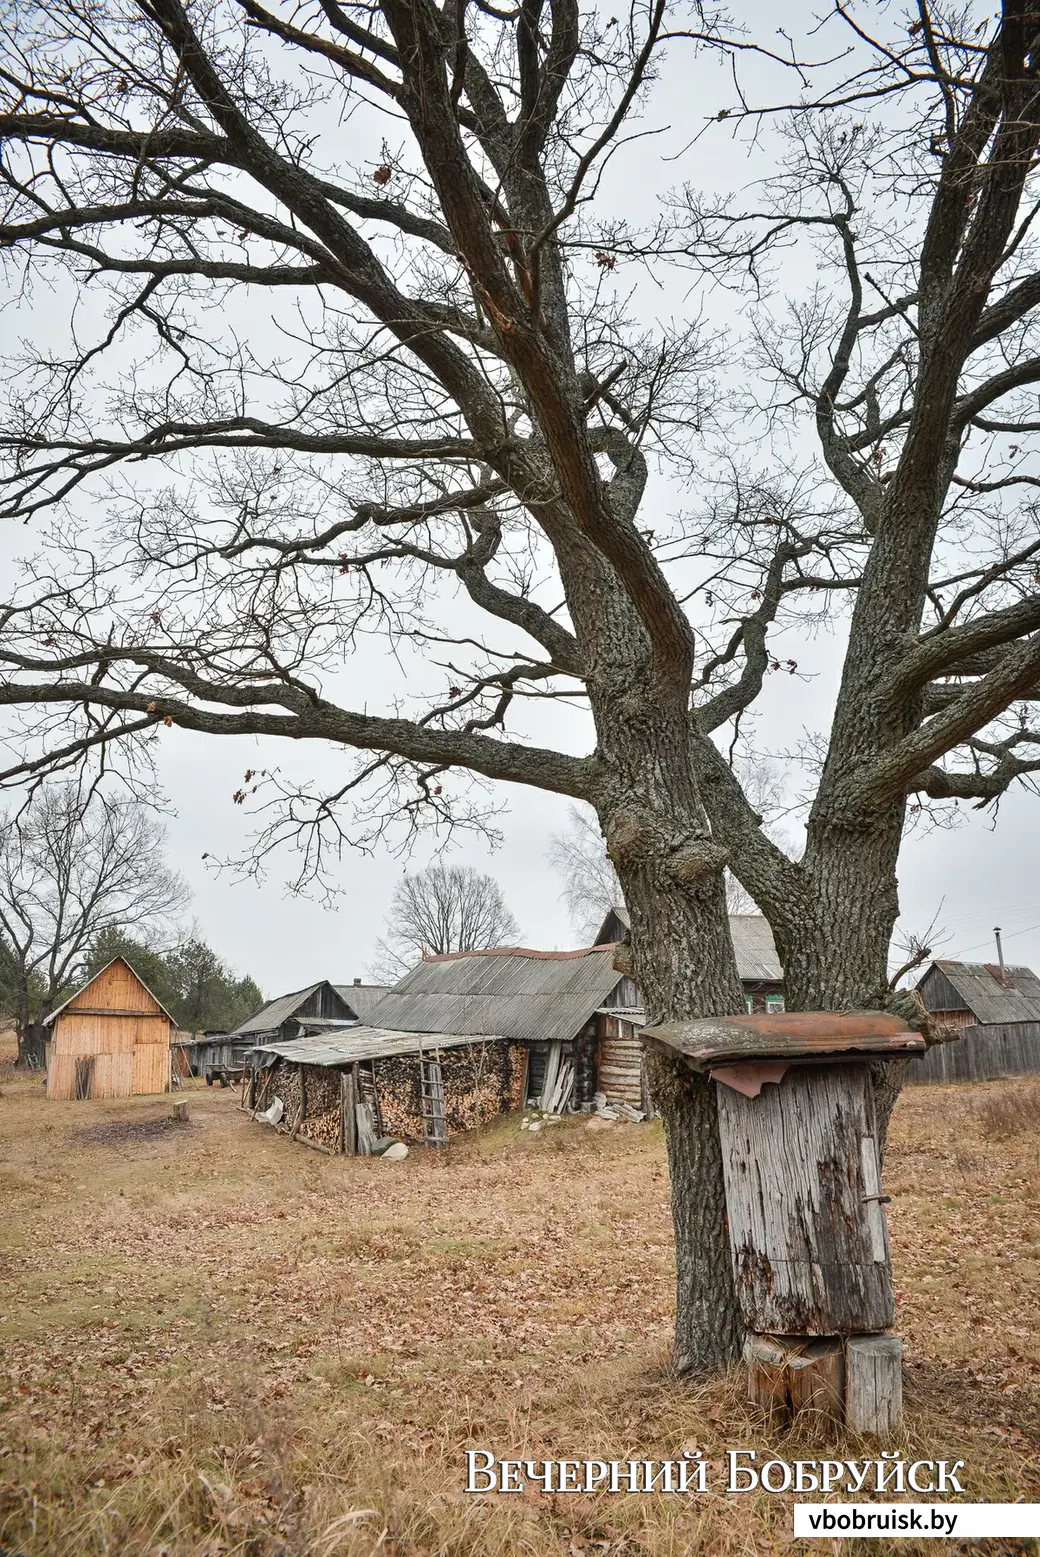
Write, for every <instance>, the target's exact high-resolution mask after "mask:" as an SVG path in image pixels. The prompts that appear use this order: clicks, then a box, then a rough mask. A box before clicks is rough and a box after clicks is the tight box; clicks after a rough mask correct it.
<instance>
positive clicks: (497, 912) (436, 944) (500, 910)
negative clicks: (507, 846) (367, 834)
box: [377, 865, 520, 980]
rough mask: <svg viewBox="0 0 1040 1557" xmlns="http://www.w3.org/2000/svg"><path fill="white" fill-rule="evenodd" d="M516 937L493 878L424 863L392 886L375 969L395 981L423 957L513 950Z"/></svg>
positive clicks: (517, 929) (515, 926) (466, 868)
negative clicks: (504, 948) (494, 948)
mask: <svg viewBox="0 0 1040 1557" xmlns="http://www.w3.org/2000/svg"><path fill="white" fill-rule="evenodd" d="M519 934H520V927H519V925H518V924H517V922H516V920H515V919H514V918H513V916H512V914H511V913H510V912H509V909H508V908H507V907H506V902H505V899H504V898H503V896H502V889H501V887H500V886H499V884H498V882H497V881H496V880H495V878H494V876H488V875H485V874H484V872H483V871H479V870H473V869H472V868H471V867H470V866H468V865H428V866H427V867H426V869H425V870H419V871H416V872H415V873H414V875H407V876H405V877H404V878H403V880H401V881H399V882H398V883H397V886H396V887H395V888H394V895H393V900H392V902H391V904H390V912H389V914H388V915H387V921H386V935H385V937H384V939H383V940H382V941H380V942H379V945H378V948H377V951H378V953H379V957H380V963H379V967H378V969H377V971H378V973H379V976H380V977H381V978H385V979H389V980H396V979H399V978H400V977H401V975H402V974H403V973H406V972H407V971H408V969H409V968H411V967H413V966H414V965H415V963H417V962H418V961H419V959H420V958H421V957H422V956H423V955H424V954H429V955H432V956H443V955H444V953H445V952H459V951H474V950H484V949H486V948H487V947H489V946H515V945H516V942H517V938H518V937H519Z"/></svg>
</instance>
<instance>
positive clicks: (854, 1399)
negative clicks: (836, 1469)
mask: <svg viewBox="0 0 1040 1557" xmlns="http://www.w3.org/2000/svg"><path fill="white" fill-rule="evenodd" d="M902 1420H903V1343H902V1341H901V1340H900V1339H899V1337H898V1336H897V1335H857V1336H850V1338H849V1340H848V1341H847V1342H846V1343H845V1425H846V1427H848V1428H849V1430H850V1431H851V1432H853V1433H874V1434H884V1433H889V1432H893V1431H894V1430H895V1429H896V1428H897V1427H899V1426H900V1425H901V1423H902Z"/></svg>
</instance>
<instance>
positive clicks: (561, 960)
mask: <svg viewBox="0 0 1040 1557" xmlns="http://www.w3.org/2000/svg"><path fill="white" fill-rule="evenodd" d="M613 956H614V948H613V947H612V946H601V947H594V948H591V949H588V950H584V951H578V952H536V951H531V950H529V949H527V948H524V947H510V948H508V949H504V950H503V949H499V950H492V951H484V952H463V953H460V954H458V955H456V956H451V957H437V958H428V959H427V960H425V961H424V962H421V963H419V964H418V966H417V967H415V968H413V969H412V971H411V972H410V973H406V974H405V976H404V978H403V979H402V980H401V981H400V983H399V984H397V985H395V987H394V988H393V989H392V990H391V991H390V993H389V994H388V995H385V996H384V997H383V999H382V1000H381V1001H380V1002H379V1005H378V1006H377V1007H376V1013H377V1015H378V1018H379V1024H380V1026H381V1027H384V1028H394V1029H397V1030H398V1031H403V1032H413V1033H438V1034H441V1033H468V1034H472V1035H490V1034H496V1035H498V1036H500V1037H503V1038H509V1039H511V1040H512V1041H514V1042H521V1043H522V1042H526V1043H534V1042H539V1041H545V1040H548V1041H563V1042H566V1041H568V1040H569V1039H571V1038H574V1037H575V1036H576V1035H577V1034H578V1033H579V1032H580V1031H581V1029H582V1028H583V1027H584V1026H585V1023H586V1022H587V1021H588V1020H589V1018H590V1017H591V1016H593V1014H594V1013H595V1012H596V1011H597V1010H598V1009H599V1007H600V1006H601V1005H603V1003H604V1001H605V1000H606V998H607V996H608V995H609V994H610V992H611V990H613V989H614V988H616V986H617V985H618V983H619V982H620V980H621V974H620V973H618V971H617V969H616V968H614V967H613V965H612V959H613Z"/></svg>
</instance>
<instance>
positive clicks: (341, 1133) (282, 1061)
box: [245, 1027, 527, 1156]
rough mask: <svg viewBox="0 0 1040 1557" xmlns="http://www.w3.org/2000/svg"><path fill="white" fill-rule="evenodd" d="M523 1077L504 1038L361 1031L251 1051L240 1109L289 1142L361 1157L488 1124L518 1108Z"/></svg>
mask: <svg viewBox="0 0 1040 1557" xmlns="http://www.w3.org/2000/svg"><path fill="white" fill-rule="evenodd" d="M526 1070H527V1056H526V1052H525V1051H524V1050H523V1048H521V1047H519V1046H517V1045H515V1044H510V1043H509V1042H507V1041H506V1040H505V1039H501V1038H477V1039H475V1038H473V1037H472V1036H471V1035H462V1034H457V1033H451V1034H449V1033H442V1034H438V1035H436V1036H430V1035H428V1034H427V1035H424V1034H419V1033H401V1032H390V1031H388V1030H386V1029H383V1028H376V1027H357V1028H355V1029H353V1030H352V1031H345V1032H339V1033H325V1034H319V1035H313V1036H306V1037H302V1038H298V1039H295V1040H290V1041H289V1042H286V1043H274V1044H265V1045H264V1046H263V1047H261V1048H259V1049H257V1050H256V1051H255V1053H254V1055H253V1056H252V1063H251V1070H250V1075H249V1081H248V1085H247V1089H246V1093H245V1102H246V1105H247V1106H248V1107H249V1108H250V1109H251V1111H252V1112H253V1115H254V1117H257V1116H261V1117H263V1118H264V1119H266V1120H267V1122H268V1123H270V1124H273V1125H274V1126H275V1127H276V1128H277V1129H279V1130H280V1131H282V1132H283V1133H286V1134H288V1136H289V1138H290V1139H291V1140H299V1141H302V1142H303V1143H304V1144H305V1145H308V1146H313V1147H315V1148H317V1149H318V1150H320V1151H324V1152H328V1153H330V1154H332V1155H341V1154H344V1155H347V1156H365V1155H369V1154H371V1153H372V1152H376V1151H382V1150H383V1149H384V1148H385V1147H386V1146H388V1145H389V1144H390V1142H391V1141H403V1142H405V1143H406V1144H409V1143H413V1144H415V1143H422V1144H426V1145H431V1146H441V1145H444V1144H445V1143H446V1142H447V1141H449V1140H450V1139H451V1138H452V1137H453V1136H456V1135H458V1134H459V1133H460V1132H462V1131H465V1130H473V1129H477V1128H479V1127H480V1126H482V1125H486V1124H488V1123H490V1121H491V1120H492V1119H494V1118H495V1117H496V1115H498V1114H501V1113H503V1112H505V1111H506V1110H508V1109H512V1108H518V1107H519V1106H520V1104H521V1102H522V1097H521V1092H522V1088H523V1083H524V1079H525V1076H526Z"/></svg>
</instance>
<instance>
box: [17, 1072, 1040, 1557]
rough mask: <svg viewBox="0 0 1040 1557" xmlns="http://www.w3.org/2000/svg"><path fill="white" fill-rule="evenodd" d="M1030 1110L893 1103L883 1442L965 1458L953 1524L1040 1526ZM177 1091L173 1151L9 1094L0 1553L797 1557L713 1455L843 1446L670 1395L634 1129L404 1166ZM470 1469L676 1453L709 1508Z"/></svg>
mask: <svg viewBox="0 0 1040 1557" xmlns="http://www.w3.org/2000/svg"><path fill="white" fill-rule="evenodd" d="M1020 1091H1021V1092H1022V1093H1023V1094H1031V1095H1034V1096H1035V1088H1034V1087H1033V1084H1030V1083H1022V1084H1019V1083H1006V1084H1000V1085H999V1086H987V1087H978V1088H942V1089H939V1088H914V1089H913V1090H911V1091H909V1092H908V1093H907V1094H905V1096H904V1098H903V1099H902V1100H901V1102H900V1104H899V1108H898V1110H897V1114H896V1120H895V1125H894V1130H893V1136H892V1140H891V1143H890V1151H889V1163H888V1170H887V1175H886V1179H887V1182H886V1190H887V1191H888V1192H889V1193H891V1194H892V1197H893V1198H892V1204H891V1206H890V1208H889V1210H890V1213H891V1229H892V1242H893V1250H894V1258H895V1270H896V1280H897V1287H898V1291H899V1302H900V1324H901V1329H902V1332H903V1334H904V1337H905V1340H906V1346H907V1352H908V1356H909V1358H910V1363H911V1367H910V1376H909V1380H908V1393H907V1403H908V1411H907V1427H906V1432H905V1435H904V1440H903V1443H902V1444H896V1443H893V1444H886V1445H884V1447H886V1448H897V1447H904V1448H905V1449H906V1450H907V1451H908V1452H909V1451H916V1452H917V1453H918V1454H920V1455H921V1456H922V1457H924V1458H935V1459H938V1458H946V1459H950V1460H954V1459H965V1460H967V1462H968V1474H967V1481H966V1483H965V1488H966V1491H965V1495H966V1497H969V1498H970V1499H971V1500H975V1501H984V1500H989V1501H999V1502H1010V1501H1014V1500H1015V1499H1017V1498H1022V1497H1024V1498H1026V1500H1037V1499H1038V1498H1040V1474H1038V1469H1037V1467H1038V1466H1040V1346H1038V1344H1037V1342H1036V1340H1035V1339H1034V1322H1033V1314H1034V1312H1035V1308H1036V1302H1037V1287H1038V1271H1040V1242H1038V1240H1037V1233H1036V1225H1035V1202H1036V1192H1037V1187H1038V1186H1037V1180H1038V1166H1037V1165H1038V1158H1037V1134H1036V1132H1035V1129H1033V1128H1031V1127H1024V1128H1021V1129H1016V1130H1014V1131H1012V1132H1011V1133H1010V1134H1006V1135H1000V1136H999V1137H998V1136H995V1135H994V1134H993V1133H992V1129H991V1127H990V1126H989V1125H988V1124H987V1122H986V1121H987V1119H988V1118H989V1115H988V1114H987V1113H986V1112H985V1109H986V1107H987V1106H988V1105H989V1104H991V1103H994V1102H1001V1103H1002V1100H1003V1099H1005V1098H1006V1097H1007V1096H1011V1097H1012V1101H1013V1107H1014V1110H1015V1111H1016V1117H1017V1116H1018V1115H1019V1114H1021V1115H1022V1116H1023V1117H1026V1116H1027V1115H1028V1108H1029V1106H1030V1105H1029V1104H1028V1103H1020V1102H1019V1101H1016V1100H1015V1099H1016V1096H1017V1094H1018V1093H1019V1092H1020ZM189 1097H190V1107H191V1113H192V1124H191V1127H190V1128H189V1129H188V1130H184V1129H178V1130H169V1131H165V1130H164V1131H162V1132H159V1133H154V1132H153V1133H150V1134H141V1133H139V1132H136V1131H135V1130H134V1129H132V1128H130V1127H132V1126H134V1125H136V1124H138V1123H145V1122H147V1121H149V1120H153V1119H156V1118H159V1117H162V1115H163V1114H164V1111H165V1104H162V1103H158V1102H157V1101H156V1100H155V1099H134V1098H131V1099H126V1100H124V1101H120V1102H103V1103H93V1102H91V1103H82V1104H58V1105H55V1104H48V1103H47V1102H46V1100H45V1099H44V1098H43V1096H42V1094H41V1093H40V1089H39V1087H38V1085H36V1086H35V1087H34V1085H33V1084H32V1082H24V1081H22V1080H20V1079H17V1078H16V1079H14V1080H9V1081H5V1083H4V1086H3V1096H2V1098H0V1156H2V1157H3V1160H4V1163H5V1167H4V1181H3V1195H2V1199H0V1252H2V1265H3V1270H4V1276H5V1295H6V1298H7V1301H6V1303H5V1305H4V1307H3V1310H2V1312H0V1335H2V1338H3V1363H4V1366H3V1372H2V1375H0V1551H4V1552H7V1553H17V1554H18V1557H110V1554H120V1557H123V1554H126V1557H159V1554H161V1553H165V1554H166V1557H373V1554H376V1553H379V1554H381V1557H466V1554H470V1553H474V1554H476V1553H480V1554H484V1553H490V1554H501V1557H514V1554H518V1557H550V1554H552V1557H556V1554H561V1557H575V1554H580V1557H593V1554H601V1557H678V1554H680V1553H685V1552H691V1551H698V1552H700V1551H703V1552H708V1553H712V1554H715V1553H719V1554H723V1557H726V1554H733V1557H759V1554H761V1557H765V1554H772V1553H775V1552H777V1551H780V1550H783V1551H789V1550H792V1549H793V1543H792V1542H791V1540H790V1534H789V1531H790V1511H789V1510H790V1501H791V1500H790V1499H789V1498H785V1497H769V1496H765V1495H763V1496H759V1495H757V1494H751V1495H748V1496H745V1497H733V1496H726V1494H725V1493H724V1490H723V1487H724V1476H723V1469H724V1466H723V1459H724V1451H725V1449H726V1448H727V1447H747V1448H754V1449H757V1450H758V1451H759V1453H760V1455H765V1456H771V1455H776V1456H779V1457H781V1458H786V1459H794V1458H798V1457H802V1458H819V1457H821V1456H822V1453H823V1449H824V1446H826V1449H827V1453H828V1455H829V1456H833V1457H839V1458H840V1457H842V1454H843V1453H845V1454H848V1455H852V1454H855V1453H857V1452H858V1448H860V1447H862V1446H857V1445H855V1444H853V1443H844V1442H839V1443H836V1444H835V1443H827V1441H826V1438H825V1436H824V1435H822V1434H821V1433H820V1432H819V1430H814V1429H813V1427H812V1425H811V1424H808V1425H805V1424H803V1425H800V1426H799V1428H798V1430H797V1431H796V1432H795V1431H792V1430H781V1429H778V1428H777V1427H775V1426H773V1425H772V1424H770V1423H769V1422H768V1421H767V1420H766V1419H765V1418H764V1417H763V1416H762V1415H761V1414H760V1413H757V1412H755V1411H753V1410H752V1409H751V1408H749V1407H748V1405H747V1404H746V1402H745V1401H744V1400H743V1399H742V1398H741V1383H740V1380H739V1378H738V1377H737V1376H736V1375H735V1376H733V1377H732V1378H727V1379H721V1380H716V1381H714V1382H713V1383H712V1384H710V1385H708V1386H704V1387H701V1388H693V1387H690V1386H689V1385H685V1386H684V1385H680V1384H679V1383H677V1382H676V1381H675V1380H674V1379H673V1378H672V1377H671V1375H670V1372H669V1366H668V1359H669V1341H670V1332H671V1321H672V1303H673V1282H674V1269H673V1262H672V1250H671V1237H670V1224H669V1213H668V1183H667V1176H666V1174H665V1171H664V1159H663V1146H662V1141H661V1133H660V1130H659V1129H658V1128H657V1127H653V1128H647V1129H641V1128H639V1127H636V1126H633V1127H629V1126H617V1127H615V1128H614V1129H613V1130H610V1131H602V1132H599V1133H591V1132H589V1133H587V1132H585V1131H584V1130H583V1129H582V1127H581V1124H580V1123H578V1122H574V1123H568V1124H565V1125H560V1126H556V1127H554V1128H553V1129H552V1130H546V1131H542V1132H540V1133H538V1134H536V1135H533V1136H532V1135H530V1133H529V1132H526V1131H525V1132H521V1131H519V1130H518V1129H517V1128H516V1124H515V1121H505V1122H502V1123H497V1124H496V1125H495V1126H494V1128H493V1129H492V1130H490V1131H488V1132H487V1133H486V1134H484V1135H481V1136H480V1137H477V1138H473V1139H469V1140H465V1141H462V1142H460V1143H457V1144H454V1145H453V1146H452V1147H451V1149H450V1150H448V1151H445V1152H439V1153H434V1152H423V1151H416V1152H414V1153H413V1154H412V1156H411V1157H409V1158H408V1159H407V1161H405V1162H403V1163H397V1164H391V1163H382V1162H378V1161H375V1162H369V1161H362V1160H349V1159H348V1160H341V1159H327V1158H318V1157H317V1156H316V1155H315V1154H312V1153H310V1152H307V1151H305V1150H302V1149H301V1148H299V1147H293V1146H291V1145H290V1144H289V1143H288V1142H287V1141H285V1140H284V1139H280V1138H277V1137H275V1136H274V1134H273V1133H272V1132H270V1131H268V1130H265V1129H264V1128H263V1127H262V1126H260V1125H258V1124H253V1123H251V1122H250V1121H249V1120H248V1118H247V1117H246V1116H245V1115H243V1114H242V1113H241V1112H240V1111H239V1110H238V1108H237V1106H236V1098H235V1096H234V1094H233V1093H230V1092H206V1091H205V1090H198V1091H193V1092H191V1093H190V1094H189ZM48 1125H49V1126H50V1127H51V1128H50V1129H49V1130H46V1131H45V1130H44V1126H48ZM99 1130H101V1131H104V1132H107V1133H105V1134H103V1135H102V1136H100V1137H96V1138H95V1137H94V1135H93V1134H92V1142H93V1143H92V1144H89V1145H87V1144H84V1140H83V1135H84V1132H92V1133H93V1132H96V1131H99ZM478 1446H479V1447H488V1448H492V1449H493V1450H495V1451H496V1452H497V1453H498V1454H500V1455H502V1456H504V1457H510V1458H533V1459H542V1458H558V1457H575V1456H577V1457H596V1458H604V1459H614V1458H617V1459H626V1458H629V1457H638V1458H651V1457H670V1456H674V1455H676V1454H679V1453H681V1452H682V1450H683V1449H684V1448H692V1447H695V1446H696V1447H698V1448H701V1449H703V1450H704V1453H705V1455H706V1456H707V1458H708V1459H709V1461H710V1465H711V1469H710V1472H709V1483H710V1486H711V1490H710V1491H709V1492H708V1493H706V1494H705V1495H704V1496H703V1497H698V1498H686V1499H681V1498H674V1497H673V1498H668V1497H665V1496H656V1497H653V1496H651V1497H639V1496H626V1495H616V1496H607V1495H599V1496H572V1497H555V1498H553V1497H545V1496H539V1495H537V1494H531V1495H523V1496H498V1497H490V1498H488V1497H485V1498H481V1497H466V1496H465V1495H464V1493H463V1491H462V1488H463V1484H464V1465H463V1451H464V1450H465V1449H466V1448H467V1447H478ZM818 1544H819V1543H806V1547H805V1549H806V1551H807V1552H808V1551H810V1550H812V1549H814V1547H815V1546H816V1545H818ZM914 1549H915V1548H914V1547H913V1545H912V1543H907V1544H905V1545H903V1546H901V1548H900V1550H901V1551H905V1552H912V1551H914ZM920 1549H921V1552H922V1554H925V1553H927V1557H937V1554H938V1553H939V1552H940V1551H942V1550H943V1549H944V1548H943V1543H937V1542H932V1541H929V1542H922V1543H920ZM1012 1549H1013V1547H1012V1546H1006V1547H1005V1550H1006V1551H1008V1552H1010V1551H1011V1550H1012ZM1023 1549H1024V1548H1023ZM871 1550H872V1546H871V1543H860V1545H859V1546H858V1547H857V1552H859V1551H862V1552H863V1553H864V1554H868V1553H869V1552H870V1551H871Z"/></svg>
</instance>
